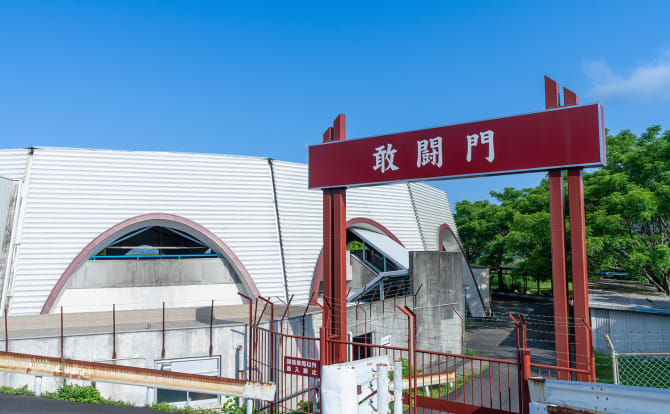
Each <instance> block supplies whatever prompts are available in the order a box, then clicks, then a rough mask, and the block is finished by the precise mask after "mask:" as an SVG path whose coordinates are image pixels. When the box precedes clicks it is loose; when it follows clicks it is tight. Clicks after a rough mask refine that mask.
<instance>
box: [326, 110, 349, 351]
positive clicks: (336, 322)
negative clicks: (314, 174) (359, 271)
mask: <svg viewBox="0 0 670 414" xmlns="http://www.w3.org/2000/svg"><path fill="white" fill-rule="evenodd" d="M345 139H346V120H345V116H344V114H339V115H338V116H337V118H335V121H334V122H333V141H343V140H345ZM332 194H333V197H332V203H333V232H332V237H333V241H332V249H333V254H332V261H333V273H332V275H331V277H332V286H333V287H332V294H333V297H332V300H331V302H330V303H331V305H332V308H333V319H332V320H333V331H334V332H333V336H334V337H335V339H336V340H337V341H338V342H337V343H336V344H335V345H334V346H333V359H332V361H333V363H339V362H346V360H347V346H346V344H345V343H344V342H345V341H346V340H347V306H346V303H347V295H346V291H347V199H346V189H345V188H336V189H334V190H333V193H332Z"/></svg>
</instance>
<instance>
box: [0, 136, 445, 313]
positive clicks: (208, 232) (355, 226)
mask: <svg viewBox="0 0 670 414" xmlns="http://www.w3.org/2000/svg"><path fill="white" fill-rule="evenodd" d="M347 220H348V222H347V225H348V229H349V230H350V231H349V235H348V239H349V240H348V242H349V245H350V246H351V248H350V250H351V251H352V253H354V252H355V253H357V254H352V255H350V257H352V258H351V259H350V260H351V261H352V263H351V264H350V271H349V275H348V279H349V284H350V287H352V297H355V298H360V297H361V296H362V295H364V293H365V292H364V289H366V288H367V289H369V288H371V287H373V286H372V285H371V284H370V282H371V281H374V280H376V281H377V282H376V283H379V282H381V283H383V281H384V280H385V278H395V279H398V278H402V277H405V275H406V273H407V270H408V257H409V251H436V250H442V248H441V246H439V245H438V244H439V243H441V242H442V240H443V238H444V237H443V236H444V234H440V233H441V232H446V231H447V230H449V234H454V235H456V237H457V233H456V226H455V224H454V219H453V216H452V212H451V209H450V206H449V201H448V199H447V194H446V193H445V192H443V191H441V190H438V189H436V188H434V187H431V186H429V185H426V184H423V183H401V184H390V185H384V186H378V187H365V188H353V189H350V190H348V191H347ZM0 229H2V231H0V289H1V293H2V306H1V307H0V309H2V310H1V311H0V312H4V309H5V308H6V309H8V313H9V315H10V316H20V315H34V314H40V313H41V314H48V313H55V312H59V311H60V307H61V306H62V307H63V311H64V312H68V313H74V312H93V311H108V310H109V309H111V307H112V304H115V305H116V307H117V309H118V310H137V309H151V308H159V307H160V306H161V305H162V303H163V302H165V304H166V306H168V307H170V308H174V307H197V306H203V305H207V304H209V303H210V301H211V300H212V299H216V301H217V305H227V304H230V305H232V304H240V303H242V301H241V299H240V297H239V296H238V295H237V293H238V292H241V293H244V294H246V295H249V296H257V295H262V296H264V297H270V298H271V297H277V298H279V299H281V300H283V301H288V300H289V298H291V297H293V300H294V303H302V304H305V303H307V302H308V300H309V298H310V297H315V296H317V295H318V289H319V282H320V279H321V274H320V265H319V263H320V252H321V246H322V194H321V192H320V191H309V190H307V165H305V164H298V163H292V162H283V161H277V160H273V159H269V158H260V157H248V156H232V155H218V154H191V153H168V152H131V151H110V150H91V149H70V148H42V147H40V148H27V149H9V150H0ZM452 239H453V237H452ZM354 256H355V257H354ZM353 262H361V263H362V264H363V266H362V268H364V270H365V271H366V274H368V273H370V274H369V275H368V276H366V278H365V279H364V278H363V276H361V275H360V272H358V273H357V272H356V271H355V270H351V269H354V268H356V263H353ZM359 267H361V266H359ZM380 275H381V276H380ZM395 279H394V280H395ZM362 289H363V290H362ZM353 295H355V296H353Z"/></svg>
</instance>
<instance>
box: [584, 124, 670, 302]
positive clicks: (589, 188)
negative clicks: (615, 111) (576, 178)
mask: <svg viewBox="0 0 670 414" xmlns="http://www.w3.org/2000/svg"><path fill="white" fill-rule="evenodd" d="M584 192H585V208H586V223H587V248H588V251H587V253H588V255H589V265H590V267H591V268H594V269H598V270H623V271H625V272H627V273H629V274H631V275H634V276H637V277H642V278H644V279H646V280H648V281H649V282H650V283H652V284H653V285H654V286H656V287H657V288H658V289H659V290H660V291H663V292H665V293H666V294H670V280H669V279H670V222H669V220H670V130H666V131H665V132H664V133H661V127H660V126H653V127H650V128H648V129H647V131H646V132H645V133H643V134H642V135H640V136H639V137H636V136H635V135H634V134H633V133H632V132H630V131H622V132H620V133H619V134H617V135H616V136H613V137H608V165H607V167H606V168H602V169H600V170H598V171H595V172H593V173H590V174H588V175H586V176H585V177H584Z"/></svg>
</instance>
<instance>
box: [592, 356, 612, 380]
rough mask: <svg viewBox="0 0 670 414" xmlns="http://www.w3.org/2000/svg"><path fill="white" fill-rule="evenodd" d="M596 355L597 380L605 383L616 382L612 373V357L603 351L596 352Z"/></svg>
mask: <svg viewBox="0 0 670 414" xmlns="http://www.w3.org/2000/svg"><path fill="white" fill-rule="evenodd" d="M595 356H596V381H597V382H602V383H604V384H614V376H613V375H612V359H611V358H610V356H609V355H607V354H605V353H604V352H601V351H596V352H595Z"/></svg>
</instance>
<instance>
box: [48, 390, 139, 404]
mask: <svg viewBox="0 0 670 414" xmlns="http://www.w3.org/2000/svg"><path fill="white" fill-rule="evenodd" d="M42 397H43V398H48V399H51V400H62V401H71V402H82V403H89V404H102V405H122V406H127V407H132V406H133V404H130V403H127V402H124V401H115V400H108V399H107V398H104V397H103V396H102V395H100V391H98V389H97V388H95V387H92V386H90V385H89V386H82V385H64V386H62V387H60V388H59V389H57V390H56V391H54V392H45V393H43V394H42Z"/></svg>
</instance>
